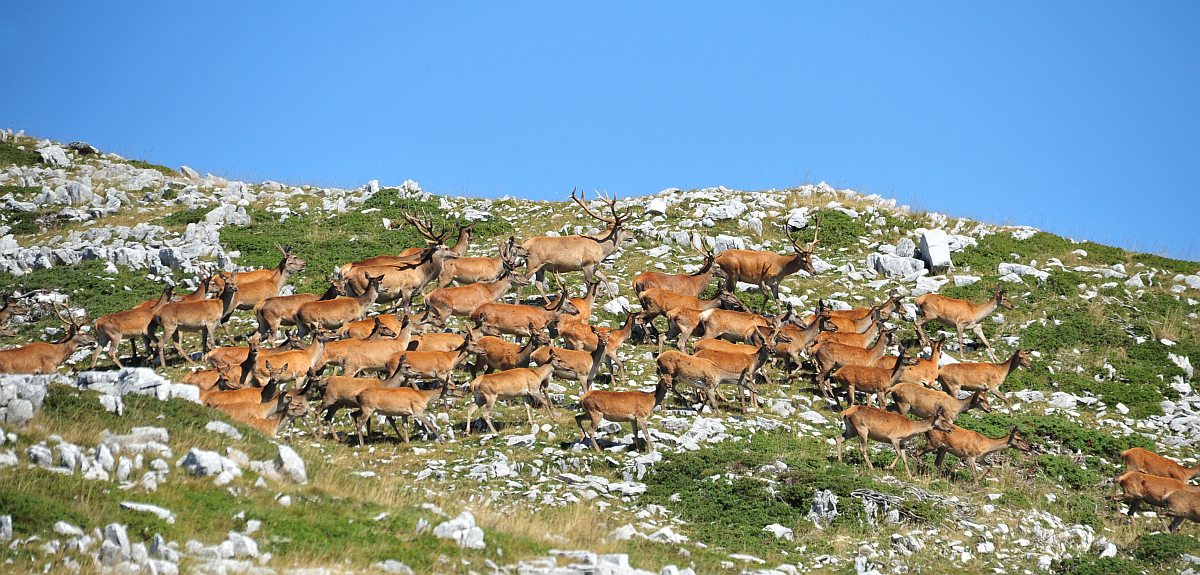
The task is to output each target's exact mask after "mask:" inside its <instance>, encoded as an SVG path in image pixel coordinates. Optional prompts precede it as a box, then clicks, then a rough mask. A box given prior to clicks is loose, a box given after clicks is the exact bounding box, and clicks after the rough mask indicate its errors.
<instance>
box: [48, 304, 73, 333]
mask: <svg viewBox="0 0 1200 575" xmlns="http://www.w3.org/2000/svg"><path fill="white" fill-rule="evenodd" d="M68 301H69V300H68ZM50 307H52V308H53V309H54V315H56V316H58V319H59V320H62V322H63V323H64V324H66V325H67V326H68V327H74V328H78V327H80V325H79V323H77V322H76V321H75V318H74V317H73V316H72V314H71V308H70V307H69V306H68V305H67V304H63V306H62V307H61V308H60V307H59V305H58V302H50ZM64 313H66V315H65V316H64V315H63V314H64Z"/></svg>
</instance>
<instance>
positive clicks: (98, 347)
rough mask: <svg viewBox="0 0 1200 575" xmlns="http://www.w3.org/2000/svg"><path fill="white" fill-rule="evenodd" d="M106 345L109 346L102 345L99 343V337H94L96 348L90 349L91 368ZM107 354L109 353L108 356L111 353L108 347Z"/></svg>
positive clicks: (93, 367)
mask: <svg viewBox="0 0 1200 575" xmlns="http://www.w3.org/2000/svg"><path fill="white" fill-rule="evenodd" d="M106 347H109V346H105V345H102V344H101V343H100V338H96V349H95V350H94V351H92V366H91V367H92V369H95V368H96V360H98V359H100V353H101V352H102V351H103V350H104V348H106ZM108 355H110V356H111V355H112V350H111V349H109V352H108Z"/></svg>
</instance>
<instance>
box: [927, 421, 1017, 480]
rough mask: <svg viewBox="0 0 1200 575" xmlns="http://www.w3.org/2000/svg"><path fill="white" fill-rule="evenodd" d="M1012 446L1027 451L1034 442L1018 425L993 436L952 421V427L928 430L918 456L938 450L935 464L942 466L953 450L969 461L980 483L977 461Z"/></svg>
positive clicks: (954, 453)
mask: <svg viewBox="0 0 1200 575" xmlns="http://www.w3.org/2000/svg"><path fill="white" fill-rule="evenodd" d="M1009 447H1013V448H1016V449H1017V450H1018V451H1024V452H1026V453H1028V452H1030V451H1033V445H1032V444H1030V443H1029V440H1027V439H1025V437H1024V436H1022V435H1021V434H1020V433H1017V428H1015V427H1014V428H1012V429H1011V430H1009V432H1008V435H1006V436H1004V437H997V438H995V439H993V438H991V437H988V436H986V435H983V434H982V433H978V432H976V431H972V430H970V429H963V428H961V427H959V426H957V425H951V426H950V430H949V431H944V430H939V429H930V430H929V431H927V432H925V447H923V448H921V450H920V451H918V452H917V454H916V457H917V459H918V460H919V459H920V458H921V457H922V456H924V455H925V454H926V453H929V452H930V451H936V452H937V458H936V459H934V462H933V465H934V466H935V467H939V468H940V467H941V466H942V459H943V458H945V457H946V454H947V453H950V454H952V455H954V456H955V457H957V458H959V459H960V460H962V461H964V462H966V464H967V467H969V468H971V477H972V481H973V482H974V483H976V484H978V483H979V478H980V475H979V466H978V465H976V462H977V461H979V460H980V459H982V458H985V457H987V456H988V455H991V454H992V453H996V452H997V451H1003V450H1005V449H1008V448H1009ZM985 475H986V472H985Z"/></svg>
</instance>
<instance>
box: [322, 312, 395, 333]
mask: <svg viewBox="0 0 1200 575" xmlns="http://www.w3.org/2000/svg"><path fill="white" fill-rule="evenodd" d="M408 321H409V320H408V316H403V317H402V314H395V313H385V314H380V315H376V316H370V317H364V318H362V319H360V320H356V321H352V322H349V323H346V324H345V325H343V326H342V327H341V328H339V329H338V330H337V334H338V337H341V338H346V339H367V337H368V336H370V335H371V334H372V333H374V332H375V331H377V330H378V329H380V328H387V329H388V330H390V331H393V332H395V333H400V330H402V329H404V325H405V324H406V323H408ZM376 326H379V327H376Z"/></svg>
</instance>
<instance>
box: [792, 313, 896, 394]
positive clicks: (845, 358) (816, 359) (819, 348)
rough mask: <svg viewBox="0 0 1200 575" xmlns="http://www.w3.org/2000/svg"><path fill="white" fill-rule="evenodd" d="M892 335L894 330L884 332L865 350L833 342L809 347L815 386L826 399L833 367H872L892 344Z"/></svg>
mask: <svg viewBox="0 0 1200 575" xmlns="http://www.w3.org/2000/svg"><path fill="white" fill-rule="evenodd" d="M893 333H895V330H894V329H892V330H884V332H883V336H882V337H880V338H879V339H878V340H876V341H875V345H873V346H871V347H869V348H865V349H864V348H861V347H855V346H851V345H842V344H840V343H833V342H825V343H817V344H814V345H813V346H812V347H810V348H809V349H808V353H809V355H810V356H811V357H812V360H813V365H814V366H816V368H817V384H818V385H821V387H822V391H823V392H826V397H827V398H829V397H831V395H829V394H828V392H829V388H828V382H829V374H830V373H832V372H833V370H834V368H835V366H846V365H874V364H875V362H877V361H879V358H881V357H883V353H884V352H885V351H887V346H889V345H891V344H892V334H893Z"/></svg>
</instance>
